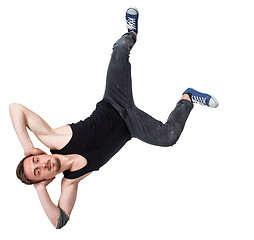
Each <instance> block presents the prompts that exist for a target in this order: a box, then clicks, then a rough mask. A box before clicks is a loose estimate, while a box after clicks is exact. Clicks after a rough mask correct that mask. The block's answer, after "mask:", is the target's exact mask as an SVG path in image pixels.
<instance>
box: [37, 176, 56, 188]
mask: <svg viewBox="0 0 254 240" xmlns="http://www.w3.org/2000/svg"><path fill="white" fill-rule="evenodd" d="M54 179H55V177H53V178H51V179H48V180H44V181H42V182H39V183H35V184H34V187H35V189H36V190H40V189H42V188H43V189H44V188H46V187H47V185H49V184H50V183H51V182H52V181H53V180H54Z"/></svg>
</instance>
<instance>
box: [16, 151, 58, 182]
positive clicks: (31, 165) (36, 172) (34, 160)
mask: <svg viewBox="0 0 254 240" xmlns="http://www.w3.org/2000/svg"><path fill="white" fill-rule="evenodd" d="M60 169H61V162H60V160H59V158H57V157H56V156H54V155H47V154H43V155H37V156H33V155H31V156H28V157H25V158H23V159H22V160H21V162H20V163H19V164H18V167H17V170H16V174H17V177H18V178H19V179H20V180H21V181H22V182H23V183H25V184H28V185H31V184H35V183H39V182H42V181H44V180H48V179H52V178H54V177H55V176H56V175H57V174H58V173H60Z"/></svg>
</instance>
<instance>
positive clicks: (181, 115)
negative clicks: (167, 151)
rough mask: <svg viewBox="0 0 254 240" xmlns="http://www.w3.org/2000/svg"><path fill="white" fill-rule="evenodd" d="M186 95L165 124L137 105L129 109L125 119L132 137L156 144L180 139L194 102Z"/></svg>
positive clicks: (170, 142) (169, 144)
mask: <svg viewBox="0 0 254 240" xmlns="http://www.w3.org/2000/svg"><path fill="white" fill-rule="evenodd" d="M187 99H189V98H188V97H186V96H184V97H182V99H181V100H180V101H179V102H178V103H177V105H176V107H175V109H174V110H173V111H172V112H171V114H170V115H169V117H168V119H167V122H166V123H165V124H163V123H162V122H161V121H158V120H156V119H154V118H153V117H151V116H150V115H149V114H147V113H145V112H143V111H142V110H140V109H139V108H137V107H136V106H134V107H132V108H131V109H127V114H126V117H125V121H126V123H127V126H128V128H129V130H130V133H131V135H132V137H135V138H138V139H140V140H141V141H143V142H146V143H149V144H152V145H156V146H163V147H167V146H172V145H174V144H175V143H176V142H177V140H178V139H179V137H180V135H181V133H182V131H183V129H184V126H185V123H186V120H187V118H188V116H189V114H190V112H191V110H192V108H193V103H192V102H191V101H190V100H187Z"/></svg>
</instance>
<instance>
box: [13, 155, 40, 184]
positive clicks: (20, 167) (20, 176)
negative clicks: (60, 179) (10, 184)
mask: <svg viewBox="0 0 254 240" xmlns="http://www.w3.org/2000/svg"><path fill="white" fill-rule="evenodd" d="M31 156H33V155H29V156H26V157H24V158H23V159H22V160H21V161H20V163H19V164H18V166H17V169H16V175H17V178H18V179H19V180H20V181H21V182H23V183H25V184H27V185H32V184H35V183H39V182H42V181H43V180H39V181H34V180H30V179H29V178H27V176H26V174H25V171H24V161H25V160H26V159H27V158H29V157H31Z"/></svg>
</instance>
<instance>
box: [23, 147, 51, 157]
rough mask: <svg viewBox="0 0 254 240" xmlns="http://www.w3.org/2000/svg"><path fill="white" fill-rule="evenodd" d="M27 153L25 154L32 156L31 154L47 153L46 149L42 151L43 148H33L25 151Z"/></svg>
mask: <svg viewBox="0 0 254 240" xmlns="http://www.w3.org/2000/svg"><path fill="white" fill-rule="evenodd" d="M24 153H25V156H27V157H28V156H30V155H34V156H36V155H42V154H46V153H45V152H44V151H42V150H41V149H39V148H31V149H30V150H27V151H25V152H24Z"/></svg>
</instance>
